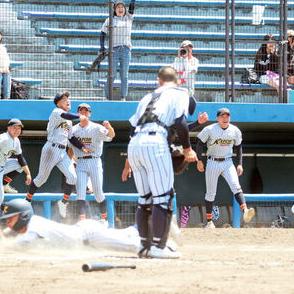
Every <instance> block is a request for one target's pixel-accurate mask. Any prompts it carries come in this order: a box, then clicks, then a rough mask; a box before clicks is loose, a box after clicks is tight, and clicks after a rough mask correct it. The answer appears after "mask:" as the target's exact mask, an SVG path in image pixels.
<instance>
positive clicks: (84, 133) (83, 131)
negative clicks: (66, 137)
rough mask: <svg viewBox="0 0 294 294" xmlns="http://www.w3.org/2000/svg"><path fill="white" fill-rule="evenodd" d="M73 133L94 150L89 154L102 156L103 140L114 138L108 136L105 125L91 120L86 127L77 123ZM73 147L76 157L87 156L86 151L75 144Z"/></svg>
mask: <svg viewBox="0 0 294 294" xmlns="http://www.w3.org/2000/svg"><path fill="white" fill-rule="evenodd" d="M72 134H73V136H75V137H77V138H78V139H79V141H80V142H81V143H83V144H84V145H85V147H87V148H89V149H91V150H92V152H91V153H87V156H88V155H91V156H94V157H100V156H101V155H102V151H103V142H104V141H107V142H110V141H111V140H112V139H111V138H110V137H108V136H107V135H108V130H107V129H106V128H105V127H104V126H102V125H100V124H97V123H94V122H91V121H90V122H89V124H88V125H87V126H85V127H81V126H80V124H77V125H75V126H74V127H73V129H72ZM72 147H73V150H74V154H75V156H76V157H83V156H85V153H84V152H82V151H81V150H80V149H78V148H76V147H75V146H72Z"/></svg>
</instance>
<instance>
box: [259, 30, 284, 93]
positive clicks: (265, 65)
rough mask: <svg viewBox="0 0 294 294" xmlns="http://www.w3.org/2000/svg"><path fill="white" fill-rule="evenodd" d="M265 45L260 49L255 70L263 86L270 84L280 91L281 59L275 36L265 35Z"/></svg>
mask: <svg viewBox="0 0 294 294" xmlns="http://www.w3.org/2000/svg"><path fill="white" fill-rule="evenodd" d="M263 40H264V41H266V42H270V41H272V43H264V44H262V45H261V47H260V48H259V49H258V51H257V53H256V57H255V62H254V70H255V72H256V74H257V77H258V79H259V81H260V83H262V84H268V85H270V86H271V87H274V88H275V89H276V90H277V91H278V90H279V57H278V54H277V48H276V44H275V42H276V40H275V38H274V37H273V35H265V36H264V38H263Z"/></svg>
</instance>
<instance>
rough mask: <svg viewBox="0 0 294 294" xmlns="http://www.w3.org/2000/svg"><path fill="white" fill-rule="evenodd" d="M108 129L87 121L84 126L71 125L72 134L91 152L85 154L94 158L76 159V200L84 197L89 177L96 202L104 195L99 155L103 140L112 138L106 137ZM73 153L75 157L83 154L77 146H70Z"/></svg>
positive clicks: (101, 150) (101, 199)
mask: <svg viewBox="0 0 294 294" xmlns="http://www.w3.org/2000/svg"><path fill="white" fill-rule="evenodd" d="M108 132H109V131H108V130H107V129H106V128H105V127H104V126H102V125H100V124H97V123H94V122H91V121H90V122H89V124H88V125H87V126H85V127H81V126H80V124H77V125H75V126H74V127H73V135H74V136H75V137H77V138H78V139H79V140H80V141H81V142H82V143H83V144H84V145H85V146H86V147H87V148H89V149H91V150H92V152H90V153H87V154H86V156H93V157H94V158H86V159H83V158H80V159H78V161H77V168H76V171H77V184H76V188H77V195H78V200H85V199H86V188H87V183H88V178H89V177H90V179H91V182H92V186H93V193H94V195H95V198H96V200H97V202H99V203H100V202H102V201H103V200H104V199H105V197H104V193H103V168H102V162H101V158H100V156H101V155H102V152H103V142H105V141H106V142H110V141H111V140H112V138H110V137H108V136H107V135H108ZM72 148H73V151H74V154H75V156H76V157H77V158H79V157H83V156H85V153H83V152H82V151H81V150H79V149H78V148H76V147H74V146H72Z"/></svg>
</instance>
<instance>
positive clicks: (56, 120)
mask: <svg viewBox="0 0 294 294" xmlns="http://www.w3.org/2000/svg"><path fill="white" fill-rule="evenodd" d="M62 113H66V111H64V110H62V109H61V108H58V107H56V108H55V109H54V110H53V111H52V113H51V115H50V117H49V122H48V125H47V133H48V135H47V140H48V141H49V142H52V143H57V144H61V145H64V146H66V145H67V141H68V139H69V138H71V137H72V134H71V132H72V121H70V120H67V119H64V118H62V117H61V114H62Z"/></svg>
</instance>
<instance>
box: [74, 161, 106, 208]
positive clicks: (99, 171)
mask: <svg viewBox="0 0 294 294" xmlns="http://www.w3.org/2000/svg"><path fill="white" fill-rule="evenodd" d="M76 170H77V185H76V188H77V199H78V200H85V199H86V189H87V184H88V179H89V178H90V179H91V183H92V188H93V193H94V195H95V198H96V200H97V202H99V203H100V202H102V201H103V200H104V199H105V196H104V193H103V168H102V161H101V158H84V159H82V158H81V159H78V161H77V168H76Z"/></svg>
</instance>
